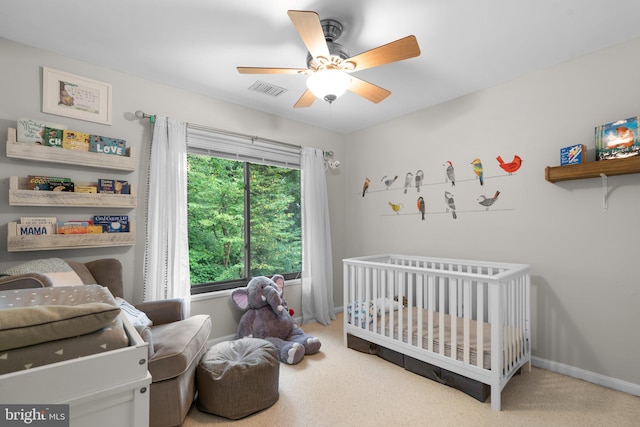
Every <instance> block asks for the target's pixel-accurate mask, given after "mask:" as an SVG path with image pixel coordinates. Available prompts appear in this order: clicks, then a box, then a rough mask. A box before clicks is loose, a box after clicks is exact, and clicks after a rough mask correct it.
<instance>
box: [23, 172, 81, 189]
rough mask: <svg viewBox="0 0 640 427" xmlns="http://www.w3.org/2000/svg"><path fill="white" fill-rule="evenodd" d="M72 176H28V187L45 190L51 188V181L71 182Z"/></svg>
mask: <svg viewBox="0 0 640 427" xmlns="http://www.w3.org/2000/svg"><path fill="white" fill-rule="evenodd" d="M70 182H71V178H63V177H57V176H38V175H29V176H27V188H28V189H29V190H45V191H49V190H50V189H51V186H50V185H49V184H50V183H70Z"/></svg>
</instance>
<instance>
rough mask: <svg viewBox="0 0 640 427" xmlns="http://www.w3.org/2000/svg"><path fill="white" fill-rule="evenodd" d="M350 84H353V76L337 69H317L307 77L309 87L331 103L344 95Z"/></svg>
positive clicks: (318, 96) (312, 91)
mask: <svg viewBox="0 0 640 427" xmlns="http://www.w3.org/2000/svg"><path fill="white" fill-rule="evenodd" d="M349 84H351V76H349V74H347V73H345V72H344V71H341V70H336V69H325V70H319V71H316V72H315V73H313V74H311V75H310V76H309V78H308V79H307V88H309V90H310V91H311V93H313V94H314V95H315V96H316V98H320V99H323V100H325V101H327V102H328V103H329V104H331V103H332V102H333V101H335V100H336V99H338V98H339V97H340V96H342V95H343V94H344V93H345V92H346V91H347V88H348V87H349Z"/></svg>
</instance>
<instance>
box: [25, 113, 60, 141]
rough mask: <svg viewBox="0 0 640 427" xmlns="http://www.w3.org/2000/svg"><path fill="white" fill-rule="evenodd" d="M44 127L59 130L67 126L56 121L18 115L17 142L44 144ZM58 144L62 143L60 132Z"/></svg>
mask: <svg viewBox="0 0 640 427" xmlns="http://www.w3.org/2000/svg"><path fill="white" fill-rule="evenodd" d="M46 127H48V128H50V129H60V130H62V129H66V128H67V127H66V126H65V125H61V124H57V123H50V122H45V121H42V120H35V119H28V118H26V117H19V118H18V122H17V138H16V139H17V142H27V143H31V144H38V145H44V136H45V132H44V130H45V128H46ZM60 145H62V133H61V134H60Z"/></svg>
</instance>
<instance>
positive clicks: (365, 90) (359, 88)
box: [349, 75, 391, 104]
mask: <svg viewBox="0 0 640 427" xmlns="http://www.w3.org/2000/svg"><path fill="white" fill-rule="evenodd" d="M349 90H350V91H351V92H353V93H355V94H358V95H360V96H361V97H363V98H366V99H368V100H369V101H371V102H373V103H375V104H377V103H378V102H380V101H382V100H383V99H385V98H386V97H387V96H389V95H391V92H390V91H388V90H386V89H384V88H381V87H380V86H376V85H374V84H373V83H369V82H366V81H364V80H362V79H359V78H357V77H354V76H353V75H352V76H351V83H350V84H349Z"/></svg>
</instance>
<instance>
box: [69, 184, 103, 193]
mask: <svg viewBox="0 0 640 427" xmlns="http://www.w3.org/2000/svg"><path fill="white" fill-rule="evenodd" d="M73 191H75V192H76V193H97V192H98V187H97V186H95V185H75V186H74V187H73Z"/></svg>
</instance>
